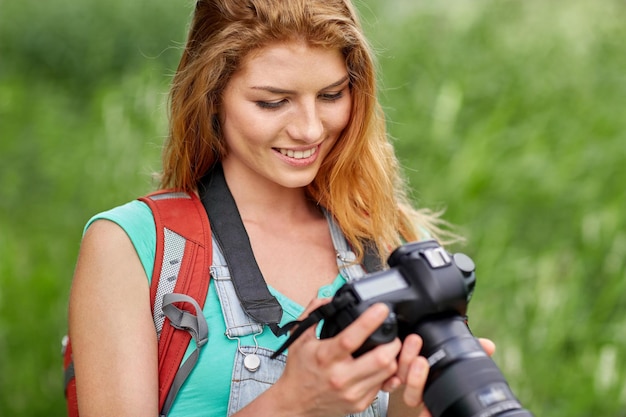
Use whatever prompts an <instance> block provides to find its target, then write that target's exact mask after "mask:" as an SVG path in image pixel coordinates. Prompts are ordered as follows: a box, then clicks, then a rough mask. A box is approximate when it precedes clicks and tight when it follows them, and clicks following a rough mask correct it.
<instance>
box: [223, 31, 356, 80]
mask: <svg viewBox="0 0 626 417" xmlns="http://www.w3.org/2000/svg"><path fill="white" fill-rule="evenodd" d="M347 73H348V71H347V68H346V61H345V58H344V56H343V54H342V53H341V51H340V50H339V49H333V48H322V47H315V46H310V45H309V44H307V43H306V42H303V41H286V42H277V43H272V44H270V45H267V46H265V47H263V48H259V49H255V50H253V51H252V52H250V53H249V54H248V55H247V56H246V57H245V58H244V59H243V60H242V61H241V65H240V68H239V70H238V71H237V72H236V73H235V74H234V75H233V80H232V81H236V82H242V83H245V84H250V85H251V86H252V85H272V86H278V87H285V88H286V87H289V88H293V87H295V86H298V85H302V86H304V85H307V86H321V87H323V86H326V85H330V84H332V83H334V82H336V81H337V80H338V79H341V78H342V77H344V76H346V75H347Z"/></svg>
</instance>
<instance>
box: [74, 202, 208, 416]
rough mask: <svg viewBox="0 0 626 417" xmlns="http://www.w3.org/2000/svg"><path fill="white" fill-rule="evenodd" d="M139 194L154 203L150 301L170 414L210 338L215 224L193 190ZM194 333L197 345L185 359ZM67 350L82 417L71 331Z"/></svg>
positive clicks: (162, 408) (163, 405) (162, 393)
mask: <svg viewBox="0 0 626 417" xmlns="http://www.w3.org/2000/svg"><path fill="white" fill-rule="evenodd" d="M139 200H140V201H143V202H144V203H146V204H147V205H148V206H149V207H150V209H151V210H152V213H153V215H154V221H155V224H156V256H155V259H154V271H153V274H152V283H151V286H150V301H151V305H152V312H153V317H154V323H155V327H156V330H157V334H158V335H159V342H158V343H159V345H158V359H159V415H160V416H167V414H168V413H169V410H170V408H171V406H172V403H173V402H174V398H175V397H176V394H177V393H178V390H179V389H180V387H181V386H182V384H183V382H184V381H185V379H186V378H187V376H188V375H189V372H191V370H192V369H193V366H194V365H195V362H196V361H197V358H198V354H199V349H200V348H201V347H202V346H203V345H204V344H206V342H207V337H208V329H207V324H206V321H205V320H204V316H203V314H202V307H203V306H204V302H205V299H206V296H207V292H208V288H209V281H210V273H209V271H210V267H211V262H212V247H211V230H210V226H209V219H208V216H207V214H206V211H205V209H204V206H203V205H202V202H201V201H200V199H199V198H198V197H197V196H196V195H195V194H193V193H192V194H187V193H180V192H172V191H157V192H154V193H151V194H149V195H147V196H145V197H142V198H140V199H139ZM176 305H177V306H178V307H177V306H176ZM180 330H184V331H180ZM192 337H193V338H194V340H195V342H196V350H195V351H194V352H193V353H192V354H191V356H190V357H189V358H188V359H187V360H186V361H185V363H183V364H182V365H181V362H182V359H183V356H184V354H185V351H186V350H187V347H188V345H189V341H190V340H191V338H192ZM63 356H64V360H63V365H64V366H63V367H64V373H65V397H66V399H67V410H68V416H69V417H78V416H79V414H78V403H77V398H76V381H75V378H74V364H73V361H72V346H71V343H70V340H69V338H68V337H67V336H66V337H65V338H64V341H63Z"/></svg>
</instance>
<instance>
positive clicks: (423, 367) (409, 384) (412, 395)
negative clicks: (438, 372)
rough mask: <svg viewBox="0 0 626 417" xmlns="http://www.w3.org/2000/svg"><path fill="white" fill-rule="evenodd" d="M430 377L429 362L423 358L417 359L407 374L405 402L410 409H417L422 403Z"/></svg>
mask: <svg viewBox="0 0 626 417" xmlns="http://www.w3.org/2000/svg"><path fill="white" fill-rule="evenodd" d="M427 376H428V361H427V360H426V358H424V357H423V356H418V357H416V358H415V359H414V360H413V362H412V363H411V366H410V367H409V372H408V374H407V380H406V386H405V388H404V402H405V403H406V404H407V405H408V406H410V407H417V406H418V405H419V404H420V403H421V402H422V392H423V391H424V385H425V384H426V377H427Z"/></svg>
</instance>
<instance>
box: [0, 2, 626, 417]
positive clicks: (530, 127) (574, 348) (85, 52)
mask: <svg viewBox="0 0 626 417" xmlns="http://www.w3.org/2000/svg"><path fill="white" fill-rule="evenodd" d="M190 5H191V3H190V2H183V3H181V2H170V1H165V0H160V1H154V0H153V1H150V2H148V1H145V0H143V1H136V2H123V1H122V0H111V1H108V2H96V1H95V0H91V1H83V2H70V1H67V0H49V1H47V2H44V3H42V2H35V1H33V0H22V1H20V2H6V1H1V0H0V163H1V165H0V415H2V416H4V415H8V416H9V415H10V416H18V417H19V416H24V417H34V416H49V415H63V413H64V402H63V392H62V377H61V356H60V346H59V341H60V339H61V337H62V335H63V334H64V332H65V327H66V324H65V321H66V310H67V296H68V291H69V286H70V282H71V275H72V270H73V267H74V263H75V259H76V254H77V251H78V245H79V242H80V236H81V232H82V227H83V225H84V224H85V222H86V221H87V220H88V218H89V217H90V216H91V215H93V214H95V213H96V212H98V211H101V210H104V209H107V208H109V207H111V206H114V205H116V204H120V203H123V202H125V201H127V200H129V199H132V198H134V197H136V196H137V195H139V194H142V193H144V192H146V191H149V190H151V189H152V187H153V186H154V184H153V183H152V181H151V177H150V174H151V173H152V172H154V171H156V170H158V166H159V148H160V144H161V143H162V140H163V136H164V135H165V133H166V130H167V124H166V116H165V108H164V107H165V101H166V94H167V87H168V83H169V80H170V76H171V73H172V72H173V70H174V69H175V66H176V61H177V58H178V56H179V53H180V51H179V49H178V47H179V45H180V44H181V43H182V42H183V41H184V38H185V28H186V25H187V18H188V16H189V14H190V11H191V7H190ZM359 5H360V7H361V9H362V10H363V14H364V16H363V20H364V23H365V26H366V28H367V32H368V33H369V34H370V37H371V40H372V44H373V45H374V47H375V49H376V50H377V51H378V55H379V63H380V67H381V70H382V73H381V86H382V87H383V91H382V93H381V100H382V101H383V104H384V106H385V111H386V113H387V114H388V116H389V119H390V122H389V130H390V132H391V134H392V136H393V137H394V140H395V144H396V147H397V149H398V153H399V155H400V156H401V159H402V163H403V165H404V167H405V169H406V172H407V175H408V177H409V180H410V183H411V185H412V188H413V189H414V198H415V200H416V202H418V204H419V205H422V206H428V207H434V208H440V207H445V208H446V210H447V211H446V219H448V220H449V221H451V222H452V223H454V224H456V225H458V230H459V231H460V232H462V233H463V234H464V235H465V236H466V237H467V243H466V244H465V245H458V246H456V247H455V248H454V249H455V250H461V251H464V252H466V253H468V254H470V255H471V256H472V257H473V258H474V259H475V261H476V263H477V266H478V270H477V274H478V284H477V288H476V293H475V296H474V298H473V300H472V303H471V305H470V323H471V326H472V328H473V330H474V332H475V333H476V334H477V335H479V336H486V337H490V338H492V339H493V340H494V341H495V342H496V343H497V346H498V350H497V353H496V355H495V356H494V359H495V360H496V362H497V363H498V364H499V365H500V367H501V368H502V370H503V372H504V373H505V375H506V376H507V378H508V380H509V381H510V383H511V385H512V386H513V388H514V391H515V392H516V393H517V394H518V396H519V397H520V399H521V400H522V402H523V404H524V405H525V406H527V407H528V408H529V409H530V410H532V411H533V412H534V413H535V415H536V416H543V415H546V416H548V415H549V416H555V417H624V416H626V411H624V410H626V382H625V381H626V368H625V367H624V366H623V364H624V362H625V361H626V332H625V330H624V329H626V269H625V261H624V260H625V259H626V220H625V216H624V215H623V212H624V210H625V209H626V207H625V200H624V191H623V189H624V186H623V184H624V183H626V167H625V165H626V117H624V107H625V106H624V104H625V100H626V72H625V71H624V68H626V47H624V43H623V39H626V26H624V25H623V23H622V22H623V21H625V19H626V4H624V2H622V1H619V0H605V1H602V2H593V1H585V0H571V1H567V2H566V1H564V0H554V1H550V2H546V1H543V0H526V1H522V0H476V1H473V2H463V1H458V0H457V1H454V0H448V1H438V2H435V1H431V2H417V1H413V0H393V1H362V2H360V3H359Z"/></svg>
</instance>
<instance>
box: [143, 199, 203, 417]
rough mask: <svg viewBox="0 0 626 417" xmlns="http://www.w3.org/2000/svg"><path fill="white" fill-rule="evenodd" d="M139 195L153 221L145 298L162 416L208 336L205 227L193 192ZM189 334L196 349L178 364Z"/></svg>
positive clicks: (198, 200) (186, 345)
mask: <svg viewBox="0 0 626 417" xmlns="http://www.w3.org/2000/svg"><path fill="white" fill-rule="evenodd" d="M139 200H140V201H143V202H144V203H146V204H147V205H148V206H149V207H150V209H151V210H152V213H153V216H154V221H155V225H156V253H155V259H154V271H153V274H152V282H151V285H150V300H151V303H152V312H153V318H154V323H155V327H156V330H157V335H158V340H159V345H158V355H159V410H160V415H161V416H166V415H167V414H168V412H169V409H170V407H171V405H172V403H173V401H174V398H175V397H176V394H177V393H178V390H179V389H180V387H181V385H182V383H183V382H184V381H185V379H186V378H187V376H188V374H189V373H190V372H191V370H192V369H193V366H194V365H195V362H196V361H197V358H198V354H199V349H200V348H201V347H202V346H203V345H204V344H205V343H206V341H207V337H208V329H207V324H206V320H205V319H204V315H203V313H202V307H203V306H204V302H205V300H206V296H207V292H208V288H209V281H210V267H211V261H212V259H211V257H212V250H211V230H210V225H209V219H208V216H207V214H206V211H205V209H204V206H203V205H202V203H201V201H200V199H199V198H198V197H197V196H196V195H195V194H193V193H191V194H187V193H182V192H173V191H168V190H165V191H157V192H154V193H151V194H149V195H147V196H145V197H142V198H140V199H139ZM166 318H167V320H166ZM178 330H185V331H178ZM192 337H193V339H194V340H195V342H196V350H195V351H194V352H193V353H192V355H191V356H190V357H189V358H188V359H187V360H186V361H185V363H184V364H182V365H181V363H182V360H183V356H184V354H185V351H186V350H187V347H188V345H189V341H190V339H191V338H192Z"/></svg>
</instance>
